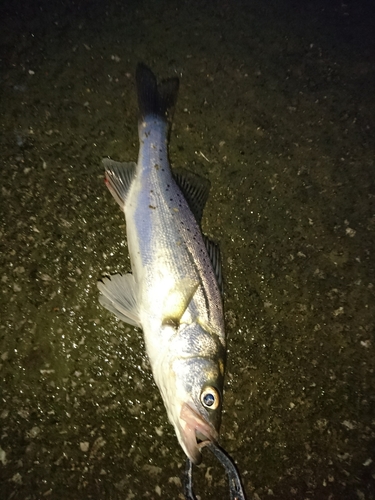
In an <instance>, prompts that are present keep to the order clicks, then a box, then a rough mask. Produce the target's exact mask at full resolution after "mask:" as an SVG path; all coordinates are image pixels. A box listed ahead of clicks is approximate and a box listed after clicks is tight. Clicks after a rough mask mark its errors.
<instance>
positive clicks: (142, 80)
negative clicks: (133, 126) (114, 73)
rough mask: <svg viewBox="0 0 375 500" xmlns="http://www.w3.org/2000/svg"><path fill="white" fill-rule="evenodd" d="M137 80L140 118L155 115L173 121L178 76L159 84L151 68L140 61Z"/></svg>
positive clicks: (169, 121)
mask: <svg viewBox="0 0 375 500" xmlns="http://www.w3.org/2000/svg"><path fill="white" fill-rule="evenodd" d="M136 82H137V93H138V107H139V114H140V117H139V119H140V120H141V121H143V120H144V119H145V118H146V117H147V116H150V115H153V116H158V117H159V118H162V119H163V120H165V121H166V122H168V123H171V122H172V118H173V112H174V108H175V105H176V101H177V93H178V87H179V80H178V78H177V77H175V78H168V79H167V80H163V81H161V82H160V83H159V84H158V82H157V80H156V76H155V75H154V73H153V72H152V71H151V70H150V68H149V67H148V66H146V65H145V64H143V63H138V66H137V72H136Z"/></svg>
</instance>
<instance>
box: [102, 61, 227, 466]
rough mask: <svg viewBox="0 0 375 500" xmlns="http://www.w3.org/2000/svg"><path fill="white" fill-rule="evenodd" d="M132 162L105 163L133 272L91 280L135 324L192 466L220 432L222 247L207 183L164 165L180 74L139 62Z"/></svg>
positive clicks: (113, 309)
mask: <svg viewBox="0 0 375 500" xmlns="http://www.w3.org/2000/svg"><path fill="white" fill-rule="evenodd" d="M136 82H137V92H138V103H139V111H140V119H139V125H138V134H139V142H140V149H139V156H138V163H137V164H135V163H119V162H114V161H112V160H109V159H105V160H103V163H104V167H105V179H106V184H107V186H108V188H109V190H110V192H111V193H112V195H113V196H114V198H115V200H116V201H117V202H118V204H119V205H120V207H121V209H122V210H123V211H124V213H125V219H126V233H127V240H128V249H129V255H130V260H131V267H132V274H125V275H120V274H116V275H113V276H111V277H105V278H103V279H102V280H100V281H99V282H98V287H99V290H100V292H101V295H100V299H99V300H100V303H101V304H102V305H103V306H104V307H106V308H107V309H108V310H110V311H111V312H113V313H114V314H115V315H116V316H117V317H118V318H119V319H121V320H122V321H125V322H126V323H129V324H131V325H134V326H137V327H139V328H141V329H142V330H143V333H144V338H145V344H146V350H147V354H148V357H149V360H150V364H151V368H152V372H153V376H154V379H155V382H156V384H157V386H158V387H159V390H160V392H161V395H162V397H163V401H164V404H165V407H166V410H167V412H168V417H169V420H170V422H171V423H172V424H173V425H174V428H175V431H176V435H177V438H178V440H179V442H180V445H181V446H182V448H183V450H184V451H185V453H186V455H187V456H188V458H189V459H190V460H192V461H193V462H194V463H199V462H200V461H201V453H200V443H202V442H203V443H204V442H206V441H207V440H208V441H211V442H216V441H217V439H218V433H219V427H220V420H221V409H222V400H223V380H224V370H225V357H226V341H225V332H224V320H223V305H222V297H221V291H220V287H221V265H220V253H219V250H218V248H217V247H216V245H214V244H213V243H212V242H210V241H209V240H208V239H207V238H206V237H204V236H203V235H202V233H201V230H200V219H201V216H202V212H203V207H204V205H205V202H206V200H207V197H208V190H209V183H208V184H207V182H202V180H201V179H200V178H199V179H197V177H196V176H194V175H193V174H183V173H180V172H176V171H175V170H174V171H173V172H172V170H171V167H170V164H169V159H168V134H169V131H170V124H171V118H172V112H173V108H174V106H175V103H176V98H177V91H178V85H179V83H178V79H177V78H172V79H169V80H165V81H163V82H161V83H159V84H158V83H157V80H156V77H155V75H154V74H153V73H152V71H151V70H150V69H149V68H148V67H147V66H145V65H143V64H139V65H138V67H137V72H136Z"/></svg>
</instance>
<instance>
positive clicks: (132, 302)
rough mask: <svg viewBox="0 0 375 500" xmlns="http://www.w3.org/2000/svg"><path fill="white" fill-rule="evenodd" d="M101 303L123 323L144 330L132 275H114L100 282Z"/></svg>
mask: <svg viewBox="0 0 375 500" xmlns="http://www.w3.org/2000/svg"><path fill="white" fill-rule="evenodd" d="M98 288H99V290H100V292H101V294H102V295H100V297H99V302H100V303H101V305H102V306H104V307H105V308H106V309H108V311H111V312H112V313H113V314H115V315H116V316H117V317H118V318H119V319H120V320H121V321H124V322H125V323H128V324H129V325H133V326H138V327H140V328H142V326H141V322H140V319H139V309H138V302H137V284H136V282H135V280H134V276H133V275H132V274H125V275H124V276H123V275H122V274H114V275H112V276H110V277H105V278H102V279H101V280H100V281H98Z"/></svg>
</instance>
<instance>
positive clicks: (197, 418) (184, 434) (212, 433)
mask: <svg viewBox="0 0 375 500" xmlns="http://www.w3.org/2000/svg"><path fill="white" fill-rule="evenodd" d="M180 429H181V433H180V438H181V439H180V442H181V445H182V447H183V449H184V451H185V453H186V455H187V456H188V457H189V458H190V460H191V461H192V462H193V463H194V464H196V465H199V464H200V463H201V461H202V454H201V451H200V450H201V448H203V447H204V446H205V445H206V444H207V443H208V442H214V443H215V442H216V441H217V439H218V437H219V435H218V432H217V430H216V429H215V428H214V427H213V425H212V424H210V423H209V422H207V420H205V419H204V418H203V417H202V415H200V414H199V413H198V412H197V411H196V410H195V409H194V408H192V407H191V406H190V405H189V404H188V403H183V405H182V407H181V412H180Z"/></svg>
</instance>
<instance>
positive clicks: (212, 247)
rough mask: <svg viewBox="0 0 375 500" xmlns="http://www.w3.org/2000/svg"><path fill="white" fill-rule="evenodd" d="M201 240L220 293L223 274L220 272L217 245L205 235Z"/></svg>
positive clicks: (219, 255) (219, 257)
mask: <svg viewBox="0 0 375 500" xmlns="http://www.w3.org/2000/svg"><path fill="white" fill-rule="evenodd" d="M203 241H204V244H205V245H206V248H207V252H208V255H209V257H210V260H211V263H212V267H213V269H214V273H215V276H216V281H217V283H218V285H219V288H220V291H221V293H223V276H222V273H221V253H220V248H219V245H217V244H216V243H214V242H213V241H211V240H210V239H209V238H207V236H205V235H203Z"/></svg>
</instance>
